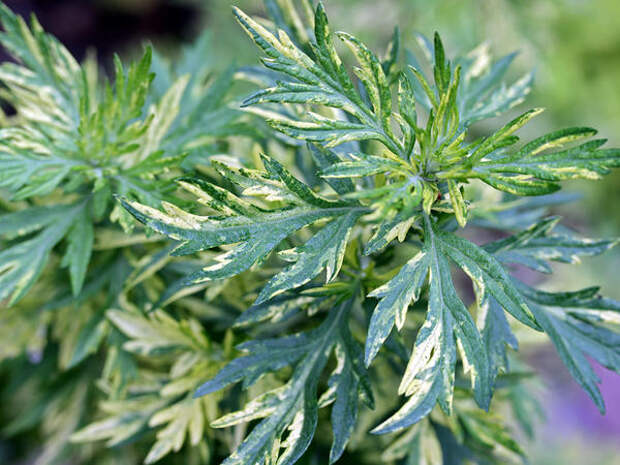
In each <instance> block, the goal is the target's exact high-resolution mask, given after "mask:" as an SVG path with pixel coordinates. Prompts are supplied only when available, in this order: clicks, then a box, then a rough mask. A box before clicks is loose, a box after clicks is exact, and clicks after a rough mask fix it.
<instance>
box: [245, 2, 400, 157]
mask: <svg viewBox="0 0 620 465" xmlns="http://www.w3.org/2000/svg"><path fill="white" fill-rule="evenodd" d="M234 13H235V16H236V18H237V20H238V21H239V23H240V24H241V26H242V27H243V28H244V29H245V31H246V32H247V33H248V35H249V36H250V37H251V38H252V40H254V42H255V43H256V45H258V46H259V47H260V48H261V49H262V50H263V52H264V53H265V54H266V55H267V57H268V58H265V59H263V64H264V65H265V66H266V67H268V68H270V69H272V70H274V71H277V72H279V73H282V74H283V75H285V76H286V77H287V79H288V80H286V81H278V82H277V84H276V86H274V87H270V88H267V89H263V90H260V91H258V92H256V93H255V94H254V95H252V96H250V97H249V98H248V99H246V100H245V101H244V105H256V104H260V103H288V104H299V103H308V104H317V105H322V106H326V107H330V108H334V109H338V110H343V111H344V112H346V113H348V114H349V115H351V116H352V117H354V118H355V119H356V120H358V121H359V123H355V122H347V121H342V120H336V119H330V118H326V117H322V116H319V115H318V114H312V115H310V118H309V121H307V122H296V121H293V120H290V119H285V118H282V119H272V120H269V121H268V122H269V123H270V124H271V125H272V126H273V127H274V128H275V129H277V130H279V131H281V132H284V133H285V134H286V135H288V136H290V137H293V138H300V139H304V140H307V141H321V142H322V143H325V145H326V146H327V147H333V146H336V145H339V144H342V143H344V142H347V141H352V140H368V139H376V140H379V141H380V142H382V143H383V144H384V145H385V146H386V147H387V148H388V149H390V150H391V151H392V152H394V153H400V152H401V150H402V146H401V144H400V142H399V141H398V139H397V138H396V137H395V136H394V134H393V133H392V130H391V124H390V121H391V100H392V98H391V92H390V89H389V83H388V81H387V78H386V76H385V73H384V71H383V68H382V65H381V63H380V61H379V60H378V58H377V57H376V56H375V55H374V54H373V53H372V52H371V51H370V50H369V49H368V48H367V47H366V46H365V45H364V44H362V43H361V42H360V41H359V40H358V39H356V38H355V37H353V36H351V35H349V34H345V33H338V37H339V38H340V39H341V40H343V41H344V42H345V43H346V44H347V45H348V46H349V47H350V48H351V50H352V51H353V53H354V55H355V57H356V59H357V62H358V64H359V67H358V68H356V73H357V76H358V78H359V79H360V80H361V82H362V83H363V84H364V88H365V90H366V94H367V95H368V96H369V100H370V106H368V105H367V104H365V103H364V101H363V99H362V98H361V96H360V95H359V94H358V93H357V92H356V90H355V88H354V86H353V83H352V82H351V79H350V78H349V76H348V73H347V71H346V69H345V68H344V66H343V65H342V61H341V59H340V57H339V56H338V53H337V52H336V49H335V47H334V44H333V35H332V33H331V31H330V30H329V26H328V22H327V16H326V14H325V9H324V7H323V4H322V3H321V2H319V4H318V6H317V9H316V13H315V17H314V22H315V42H311V47H312V51H313V53H314V55H315V57H316V61H315V60H313V59H312V58H311V57H310V56H308V55H307V54H306V53H305V52H304V51H303V50H301V49H300V48H299V47H298V46H297V45H296V44H295V43H294V42H293V41H292V40H291V38H290V37H289V35H288V34H287V33H286V32H285V31H284V30H281V29H280V30H278V32H277V34H275V35H274V34H273V33H271V32H270V31H268V30H267V29H266V28H264V27H263V26H261V25H260V24H258V23H257V22H256V21H254V20H252V19H251V18H250V17H249V16H247V15H246V14H245V13H243V12H242V11H241V10H239V9H238V8H235V9H234ZM291 79H292V80H291Z"/></svg>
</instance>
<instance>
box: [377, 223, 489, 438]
mask: <svg viewBox="0 0 620 465" xmlns="http://www.w3.org/2000/svg"><path fill="white" fill-rule="evenodd" d="M430 221H431V220H430V219H429V218H428V217H425V242H424V249H423V253H424V255H421V256H420V259H421V258H423V257H424V256H425V255H428V272H429V300H428V309H427V313H426V320H425V322H424V324H423V326H422V328H420V331H419V332H418V335H417V337H416V342H415V345H414V349H413V354H412V356H411V358H410V359H409V363H408V365H407V369H406V370H405V373H404V375H403V378H402V380H401V383H400V386H399V393H401V394H406V395H407V396H410V398H409V399H408V400H407V401H406V402H405V404H404V405H403V406H402V407H401V408H400V409H399V410H398V411H397V412H396V413H395V414H394V415H392V416H391V417H390V418H389V419H387V420H385V421H384V422H383V423H381V424H380V425H379V426H377V427H376V428H375V429H374V430H373V431H372V432H373V433H375V434H385V433H389V432H392V431H396V430H400V429H402V428H405V427H407V426H410V425H412V424H414V423H417V422H418V421H420V420H421V419H422V418H424V417H425V416H426V415H428V414H429V413H430V411H431V410H432V409H433V407H434V406H435V403H436V402H438V401H439V403H440V405H441V407H442V408H443V409H444V410H445V411H446V412H448V413H449V412H450V411H451V410H452V393H453V390H454V376H455V374H454V371H455V364H456V351H457V344H458V347H459V352H460V354H461V358H462V360H463V370H464V371H465V372H466V373H469V375H470V378H471V382H472V387H473V390H474V397H475V398H476V401H477V402H478V404H479V405H481V406H482V407H484V408H487V409H488V405H489V402H490V397H491V383H490V379H489V361H488V358H487V353H486V351H485V349H484V346H483V341H482V337H481V336H480V333H479V332H478V330H477V328H476V326H475V324H474V322H473V320H472V318H471V315H470V314H469V312H468V311H467V309H466V308H465V305H464V304H463V302H462V301H461V299H460V298H459V297H458V295H457V293H456V289H455V288H454V284H453V283H452V277H451V274H450V266H449V262H448V260H447V258H446V256H445V253H446V252H445V249H444V247H445V245H444V241H445V237H444V236H443V233H442V232H439V231H437V230H436V229H435V227H434V226H433V225H432V224H431V223H430ZM420 259H419V260H420ZM418 285H419V284H418Z"/></svg>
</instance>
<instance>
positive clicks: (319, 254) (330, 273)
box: [256, 211, 361, 304]
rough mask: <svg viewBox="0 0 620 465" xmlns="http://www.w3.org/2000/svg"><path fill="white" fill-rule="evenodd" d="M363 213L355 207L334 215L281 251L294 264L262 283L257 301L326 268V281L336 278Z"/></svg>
mask: <svg viewBox="0 0 620 465" xmlns="http://www.w3.org/2000/svg"><path fill="white" fill-rule="evenodd" d="M360 215H361V213H360V212H357V211H354V212H348V213H346V214H344V215H342V216H340V217H339V218H336V219H333V220H332V221H331V222H329V223H328V224H327V225H326V226H324V227H323V228H322V229H321V230H320V231H319V232H318V233H316V234H315V235H314V236H313V237H312V238H311V239H310V240H309V241H308V242H306V243H305V244H304V245H302V246H299V247H296V248H295V249H292V250H290V251H285V252H282V254H285V255H284V256H285V257H286V260H287V261H292V262H294V264H293V265H291V266H289V267H287V268H285V269H284V270H282V271H281V272H280V273H278V274H277V275H276V276H274V277H273V278H272V279H271V280H270V281H269V282H268V283H267V284H266V285H265V287H263V289H262V290H261V292H260V294H259V295H258V298H257V299H256V304H260V303H262V302H264V301H266V300H268V299H271V298H272V297H274V296H275V295H277V294H280V293H282V292H284V291H287V290H289V289H294V288H296V287H299V286H301V285H303V284H305V283H307V282H308V281H310V280H311V279H313V278H314V277H315V276H317V275H318V274H319V273H320V272H321V271H323V269H325V281H326V282H330V281H331V280H332V279H333V278H335V277H336V276H337V274H338V272H339V271H340V266H341V265H342V260H343V259H344V252H345V248H346V245H347V243H348V241H349V235H350V233H351V229H352V228H353V226H355V223H356V221H357V219H358V218H359V217H360Z"/></svg>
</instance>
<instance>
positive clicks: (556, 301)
mask: <svg viewBox="0 0 620 465" xmlns="http://www.w3.org/2000/svg"><path fill="white" fill-rule="evenodd" d="M519 287H520V289H521V291H522V293H523V295H525V296H526V297H527V299H528V301H529V305H530V307H531V309H532V311H533V312H534V314H535V315H536V319H537V320H538V321H539V322H540V325H541V326H542V327H543V329H544V330H545V332H546V333H547V334H548V335H549V338H550V339H551V342H552V343H553V345H554V346H555V348H556V349H557V351H558V354H559V356H560V358H561V359H562V361H563V362H564V364H565V365H566V367H567V368H568V370H569V371H570V373H571V375H572V376H573V377H574V378H575V380H576V381H577V382H578V383H579V384H580V385H581V387H582V388H583V389H584V390H585V391H586V393H587V394H588V395H589V396H590V397H591V398H592V400H593V401H594V403H595V404H596V406H597V407H598V409H599V410H600V411H601V413H604V412H605V404H604V401H603V397H602V395H601V393H600V391H599V389H598V387H597V384H599V383H600V380H599V378H598V376H597V375H596V373H595V372H594V370H593V369H592V367H591V365H590V362H589V361H588V359H587V358H586V356H588V357H591V358H592V359H594V360H596V361H597V362H599V363H600V364H602V365H603V366H605V367H607V368H609V369H610V370H613V371H616V372H617V371H619V370H620V350H619V347H620V345H619V343H620V332H619V331H618V328H617V327H613V326H612V327H608V326H606V325H604V324H601V321H603V322H604V321H605V319H604V316H603V317H602V315H604V314H605V313H613V314H616V313H617V312H618V311H620V302H617V301H614V300H611V299H605V298H600V297H599V298H592V297H593V295H594V294H595V293H596V291H597V290H598V289H597V288H588V289H583V290H581V291H577V292H572V293H546V292H542V291H537V290H535V289H532V288H530V287H529V286H526V285H525V284H521V283H519ZM573 311H575V313H573ZM588 317H589V319H588Z"/></svg>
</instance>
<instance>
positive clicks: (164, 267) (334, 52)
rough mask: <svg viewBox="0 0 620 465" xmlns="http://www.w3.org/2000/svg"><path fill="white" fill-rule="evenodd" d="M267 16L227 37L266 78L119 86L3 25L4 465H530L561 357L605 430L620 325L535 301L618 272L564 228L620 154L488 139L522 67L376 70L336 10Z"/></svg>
mask: <svg viewBox="0 0 620 465" xmlns="http://www.w3.org/2000/svg"><path fill="white" fill-rule="evenodd" d="M293 3H295V4H296V7H293V6H292V5H293ZM266 6H267V11H268V12H269V14H270V18H269V19H253V18H251V17H249V16H247V15H246V14H244V13H243V12H242V11H240V10H238V9H235V10H234V14H235V16H236V18H237V20H238V22H239V23H240V25H241V27H242V28H243V29H244V30H245V32H247V34H248V35H249V36H250V37H251V39H252V40H253V41H254V42H255V43H256V45H257V46H258V49H259V51H260V53H261V54H262V58H261V61H262V65H263V66H262V67H231V68H229V69H228V70H227V71H225V72H222V73H219V74H217V75H216V74H214V73H212V72H211V71H210V69H209V66H207V63H208V61H207V60H206V57H208V55H209V51H210V49H211V48H212V47H214V46H215V45H214V44H213V43H212V42H210V41H209V38H208V36H206V35H205V36H203V37H201V38H199V39H198V40H197V41H196V43H195V44H194V45H192V46H189V47H187V48H185V49H184V50H183V51H182V53H180V54H179V55H178V57H177V58H176V59H173V60H171V59H169V58H167V57H165V56H162V55H161V54H160V53H158V52H157V51H156V50H153V49H152V48H151V47H146V48H145V50H144V54H143V56H142V57H141V58H140V59H138V60H137V61H134V62H131V63H123V62H122V61H121V60H120V59H119V58H115V59H114V66H113V73H112V74H113V75H112V76H111V77H110V78H107V77H105V76H103V75H102V73H101V72H100V70H99V67H98V65H97V62H96V60H95V59H94V57H92V56H91V57H88V58H87V59H86V60H85V61H84V62H83V63H79V62H78V61H76V59H75V58H74V57H73V56H71V54H70V53H69V52H68V51H67V49H66V48H65V47H64V46H63V45H62V44H61V43H59V42H58V40H56V39H55V38H54V37H52V36H51V35H49V34H47V33H46V32H45V31H44V30H43V29H42V27H41V26H40V25H39V23H38V22H37V21H36V19H35V18H33V19H32V20H31V21H30V23H29V24H28V23H26V22H25V21H24V20H23V19H22V18H21V17H18V16H16V15H14V14H13V13H12V12H11V11H10V10H9V9H8V8H6V7H5V6H2V7H1V8H0V22H1V24H2V28H3V29H4V32H2V35H1V36H0V42H1V43H2V45H3V47H4V48H5V50H6V51H8V52H9V53H10V54H11V56H12V57H13V58H14V61H10V62H4V63H2V64H1V65H0V81H1V82H2V89H1V91H0V92H1V94H0V95H1V97H2V99H3V101H4V102H5V104H6V106H5V108H12V109H14V112H11V111H8V110H7V112H6V114H5V115H4V117H3V119H2V128H1V129H0V209H1V211H2V214H1V216H0V247H1V251H0V304H1V306H2V307H3V308H2V311H1V312H0V360H1V363H0V379H1V380H2V382H1V383H0V399H1V402H2V407H1V408H0V421H1V422H2V437H3V438H4V442H3V444H4V454H5V457H7V458H6V460H7V461H8V460H18V459H19V457H22V458H23V457H26V458H28V460H31V461H29V462H27V463H35V464H38V465H43V464H53V463H59V464H69V463H71V464H74V463H84V464H137V463H141V462H144V463H154V462H158V461H159V462H160V463H179V464H203V463H213V464H215V463H222V464H225V465H233V464H239V465H241V464H243V465H254V464H265V465H266V464H281V465H284V464H292V463H307V464H327V463H330V464H331V463H334V462H337V461H339V463H352V464H353V463H354V464H377V463H386V464H392V463H406V464H410V465H413V464H418V465H422V464H433V465H436V464H442V463H443V464H444V465H452V464H466V463H475V464H492V463H493V464H508V463H523V461H524V460H525V456H526V454H524V451H523V447H522V444H523V442H522V438H523V435H522V434H519V433H518V432H515V430H516V431H518V430H519V429H520V430H522V431H524V432H525V433H527V434H530V435H531V434H532V428H533V423H534V420H535V418H536V417H537V415H538V414H539V410H540V408H541V406H540V405H538V404H537V402H536V400H535V399H536V396H535V395H534V394H533V393H532V392H531V389H532V386H533V385H534V384H535V381H534V379H533V376H532V371H531V369H530V368H529V367H528V365H527V363H525V362H524V361H523V360H522V359H520V358H519V355H518V352H517V348H518V339H522V340H532V339H536V338H537V337H538V336H537V334H542V333H544V334H545V335H546V337H548V338H549V340H550V341H551V342H552V343H553V345H554V346H555V348H556V349H557V353H558V354H559V356H560V358H561V359H562V360H563V362H564V363H565V364H566V367H567V368H568V370H569V371H570V373H571V374H572V376H573V377H574V378H575V380H576V381H577V382H578V383H579V384H580V385H581V386H582V387H583V389H584V390H585V391H586V392H587V393H588V395H589V396H590V397H591V398H592V401H593V402H594V403H595V404H596V405H597V407H598V408H599V409H600V410H601V411H604V403H603V399H602V397H601V394H600V392H599V389H598V387H597V384H598V378H597V375H596V373H595V371H594V369H593V367H592V365H591V361H596V362H597V363H598V364H600V365H603V366H605V367H607V368H609V369H611V370H614V371H616V372H618V371H620V318H619V315H620V313H618V312H619V311H620V303H619V302H617V301H615V300H612V299H609V298H605V297H602V296H600V295H599V288H598V287H588V288H585V289H578V290H573V289H570V290H566V291H563V292H549V291H547V290H541V289H539V288H537V287H534V286H533V285H532V283H533V282H537V281H538V282H540V281H541V279H540V276H542V275H538V276H536V273H544V274H548V273H551V272H552V265H551V263H552V262H562V263H577V262H578V261H579V260H580V258H581V257H587V256H592V255H598V254H601V253H603V252H604V251H606V250H607V249H609V248H610V247H612V246H613V245H614V244H615V242H616V241H615V240H608V239H586V238H583V237H581V236H580V235H579V234H577V233H576V232H574V231H573V230H571V229H570V228H568V227H566V226H564V225H562V224H561V223H560V218H558V217H557V216H548V212H549V210H550V209H551V208H553V207H554V206H555V205H557V204H560V203H563V202H567V201H571V200H574V196H573V195H571V194H565V193H562V192H557V191H559V190H560V182H561V181H564V180H569V179H579V178H585V179H592V180H595V179H599V178H600V177H601V176H603V175H605V174H607V173H608V172H609V171H610V169H611V168H613V167H618V166H620V150H618V149H612V148H605V147H604V144H605V139H600V138H596V137H595V135H596V131H595V130H594V129H591V128H589V127H572V128H568V129H561V130H557V131H553V132H550V133H548V134H544V135H541V136H539V137H535V138H533V139H529V140H527V141H525V142H524V143H522V142H521V141H520V138H519V137H518V136H517V135H516V134H517V132H518V131H519V129H520V128H521V127H523V126H524V125H526V124H527V123H529V122H530V120H532V119H533V118H534V117H535V116H536V115H538V114H539V113H540V112H541V109H534V110H528V111H526V112H524V113H520V114H519V116H517V117H516V118H514V119H510V120H509V121H508V122H505V120H506V119H508V118H506V117H505V118H504V124H502V123H499V124H498V123H497V121H500V120H497V119H492V120H490V121H488V122H487V123H485V124H476V123H477V122H479V121H481V120H485V119H491V118H495V117H497V116H498V115H500V114H502V113H504V112H507V111H508V110H510V109H512V108H513V107H515V106H517V105H519V104H521V103H522V102H523V101H524V99H525V97H526V96H527V94H528V92H529V90H530V87H531V85H532V74H527V75H525V76H523V77H522V78H520V79H517V80H514V81H512V80H510V81H508V82H506V79H505V76H506V71H507V68H508V67H509V65H510V63H511V62H512V61H513V59H514V57H515V54H510V55H507V56H505V57H503V58H500V59H499V60H495V61H494V60H493V59H492V57H491V56H490V55H489V51H488V47H487V46H481V47H478V48H476V49H475V50H472V51H470V52H469V53H467V54H465V55H463V56H459V57H455V58H452V59H448V56H447V55H446V52H445V51H444V47H443V45H442V41H441V39H440V37H439V35H435V37H434V39H433V40H427V39H426V38H424V37H421V36H420V37H419V40H418V42H419V48H420V50H421V51H422V52H423V53H422V54H421V56H420V57H419V59H418V58H416V57H415V55H414V54H413V53H411V52H409V51H407V50H405V51H403V50H402V49H401V47H400V44H399V33H398V30H396V31H395V33H394V36H393V38H392V40H391V42H390V43H389V45H388V47H387V50H386V51H385V53H383V54H382V55H381V56H378V55H377V54H375V53H374V52H373V51H371V50H369V49H368V48H367V46H366V45H364V43H363V42H361V41H360V40H359V39H357V38H356V37H354V36H352V35H350V34H348V33H345V32H335V33H334V32H332V30H331V29H330V26H329V25H328V21H327V16H326V13H325V8H324V6H323V5H322V4H321V3H318V5H316V7H315V6H313V5H312V4H311V2H310V0H304V1H300V2H290V1H276V0H270V1H268V0H266ZM342 45H344V46H346V47H342ZM418 60H419V61H418ZM348 62H354V64H353V65H352V66H348V65H345V63H348ZM250 87H254V91H253V93H252V94H251V95H249V96H247V97H243V95H245V94H244V93H245V92H246V91H247V89H248V88H250ZM256 89H258V90H256ZM513 113H514V110H513ZM493 125H495V126H496V127H497V129H496V130H494V131H486V129H485V128H488V127H491V126H493ZM532 131H533V129H532ZM543 281H544V280H543ZM515 334H516V335H518V336H519V338H517V337H516V335H515ZM558 395H561V393H559V394H558ZM515 434H516V437H517V438H521V439H518V440H517V439H515V436H514V435H515ZM0 453H2V452H0ZM11 457H12V458H11ZM24 463H26V462H24Z"/></svg>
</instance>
